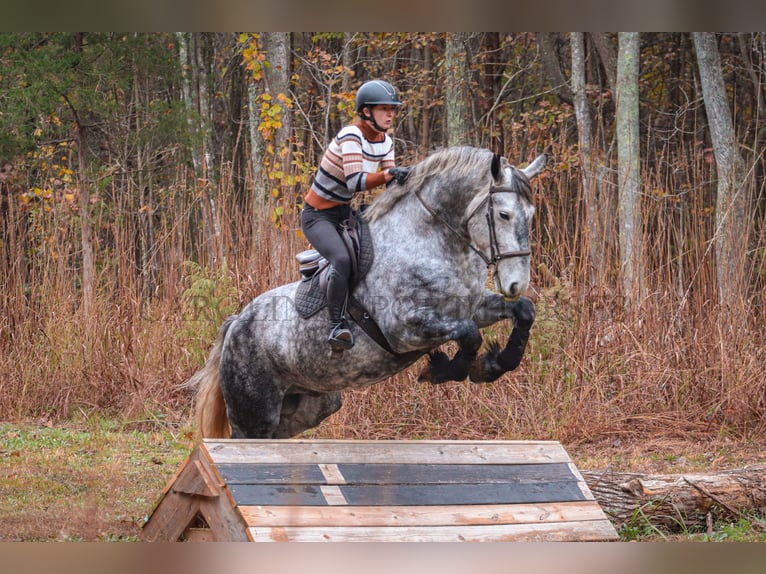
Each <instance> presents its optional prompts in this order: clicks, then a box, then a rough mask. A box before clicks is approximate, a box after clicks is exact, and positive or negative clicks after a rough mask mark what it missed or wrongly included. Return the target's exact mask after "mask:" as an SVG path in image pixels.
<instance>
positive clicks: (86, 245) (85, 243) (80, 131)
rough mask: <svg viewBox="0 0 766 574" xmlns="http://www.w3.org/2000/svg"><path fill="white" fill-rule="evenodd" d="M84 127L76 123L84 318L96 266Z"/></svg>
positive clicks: (90, 300)
mask: <svg viewBox="0 0 766 574" xmlns="http://www.w3.org/2000/svg"><path fill="white" fill-rule="evenodd" d="M86 146H87V143H86V141H85V127H84V126H82V125H81V124H80V121H79V119H78V121H77V166H78V171H79V185H80V234H81V244H82V308H83V312H84V313H85V316H86V317H88V316H90V314H91V313H92V312H93V296H94V293H95V284H96V271H95V270H96V266H95V262H94V258H93V229H92V228H91V226H90V184H89V183H88V169H87V165H88V164H87V162H86V157H85V154H86V150H87V147H86Z"/></svg>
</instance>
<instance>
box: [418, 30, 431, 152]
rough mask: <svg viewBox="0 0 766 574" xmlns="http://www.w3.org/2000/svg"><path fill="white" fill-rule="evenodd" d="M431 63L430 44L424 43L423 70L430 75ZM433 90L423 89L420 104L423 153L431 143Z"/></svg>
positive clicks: (421, 147) (421, 149)
mask: <svg viewBox="0 0 766 574" xmlns="http://www.w3.org/2000/svg"><path fill="white" fill-rule="evenodd" d="M431 65H432V54H431V45H430V44H428V43H426V45H425V46H423V71H424V72H425V73H426V74H427V75H428V77H431ZM432 97H433V92H431V91H430V90H427V89H426V90H423V103H422V105H421V106H420V113H421V122H420V151H421V153H423V154H426V153H428V149H429V146H430V145H431V137H430V136H431V126H430V122H431V105H432V103H433V102H432V100H431V98H432Z"/></svg>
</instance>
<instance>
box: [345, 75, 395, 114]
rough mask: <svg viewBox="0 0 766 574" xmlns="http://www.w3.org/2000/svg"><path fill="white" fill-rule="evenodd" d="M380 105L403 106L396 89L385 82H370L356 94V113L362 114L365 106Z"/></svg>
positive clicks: (363, 85)
mask: <svg viewBox="0 0 766 574" xmlns="http://www.w3.org/2000/svg"><path fill="white" fill-rule="evenodd" d="M380 104H389V105H392V106H401V105H402V102H401V101H400V100H399V96H398V95H397V94H396V89H395V88H394V87H393V86H392V85H391V84H389V83H388V82H385V81H383V80H370V81H369V82H365V83H364V84H362V85H361V87H360V88H359V90H358V91H357V92H356V111H357V113H359V114H361V113H362V108H363V107H365V106H377V105H380Z"/></svg>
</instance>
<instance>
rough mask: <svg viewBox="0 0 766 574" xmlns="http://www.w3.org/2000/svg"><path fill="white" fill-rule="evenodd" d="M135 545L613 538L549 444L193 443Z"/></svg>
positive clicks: (571, 468) (581, 483) (564, 457)
mask: <svg viewBox="0 0 766 574" xmlns="http://www.w3.org/2000/svg"><path fill="white" fill-rule="evenodd" d="M142 538H143V539H144V540H146V541H180V540H219V541H237V540H241V541H255V542H261V541H264V542H269V541H285V542H287V541H341V542H349V541H362V542H384V541H397V542H402V541H404V542H417V541H422V542H437V541H440V542H457V541H554V540H561V541H564V540H566V541H586V540H593V541H595V540H616V539H617V538H618V536H617V533H616V532H615V529H614V527H613V526H612V524H611V523H610V522H609V520H608V519H607V517H606V515H605V514H604V512H603V510H602V509H601V507H600V506H599V505H598V503H597V502H596V501H595V499H594V497H593V495H592V494H591V492H590V490H589V489H588V486H587V484H586V483H585V480H584V479H583V477H582V475H581V474H580V472H579V471H578V470H577V468H576V467H575V465H574V464H573V463H572V461H571V459H570V458H569V456H568V454H567V453H566V451H565V450H564V448H563V447H562V446H561V445H560V444H559V443H558V442H555V441H357V440H348V441H343V440H296V439H290V440H215V441H214V440H204V441H203V442H202V443H201V444H200V445H199V446H198V447H197V448H196V449H195V450H194V451H193V452H192V454H191V455H190V456H189V458H188V459H187V460H186V461H185V462H184V464H183V465H182V466H181V468H180V469H179V471H178V472H177V473H176V475H175V476H174V477H173V479H171V481H170V482H169V484H168V486H167V487H166V488H165V491H164V492H163V494H162V496H161V498H160V499H159V501H158V502H157V504H156V506H155V508H154V511H153V512H152V514H151V516H150V517H149V519H148V520H147V522H146V524H145V525H144V527H143V531H142Z"/></svg>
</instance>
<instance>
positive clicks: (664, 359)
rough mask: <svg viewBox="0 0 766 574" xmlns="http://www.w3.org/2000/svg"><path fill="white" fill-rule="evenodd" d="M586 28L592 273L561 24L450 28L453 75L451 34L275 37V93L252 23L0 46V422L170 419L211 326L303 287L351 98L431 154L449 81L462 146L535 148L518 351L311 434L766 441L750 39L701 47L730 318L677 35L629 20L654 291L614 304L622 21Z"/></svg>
mask: <svg viewBox="0 0 766 574" xmlns="http://www.w3.org/2000/svg"><path fill="white" fill-rule="evenodd" d="M586 36H587V41H586V50H587V54H588V63H587V94H588V102H589V106H590V112H591V114H592V117H593V119H594V124H593V125H594V133H593V147H592V149H593V150H594V151H593V153H594V155H595V156H596V158H597V159H598V162H597V163H598V166H599V169H598V171H597V173H598V185H599V189H598V198H599V201H598V209H599V210H600V213H601V215H600V217H601V221H603V222H604V228H603V231H602V235H601V237H599V238H598V250H599V252H600V253H602V254H603V257H604V261H605V265H604V266H603V267H599V269H598V272H594V266H593V261H592V253H593V252H594V250H593V244H592V241H593V238H592V237H591V234H589V233H588V228H587V223H586V221H587V217H586V212H585V205H584V193H583V188H582V186H583V178H582V168H583V166H582V162H583V161H584V160H583V157H582V156H581V154H580V153H579V150H578V145H577V142H578V138H577V122H576V118H575V114H574V109H573V107H572V100H571V93H570V94H568V93H567V86H566V85H563V84H560V83H557V82H556V80H555V77H556V75H555V73H553V72H552V71H551V66H556V67H557V68H558V73H559V74H561V75H562V77H564V78H566V77H568V76H569V74H570V52H569V45H568V39H567V36H566V35H564V34H560V35H557V34H551V35H545V34H537V35H536V34H531V33H481V34H479V33H476V34H467V35H465V37H461V40H460V41H461V50H462V52H463V53H464V54H465V57H466V59H467V62H468V66H466V70H467V71H466V72H465V74H464V75H463V76H461V77H452V76H450V71H449V70H448V69H446V68H445V53H446V48H447V42H448V41H451V40H450V38H448V37H447V35H446V34H441V33H359V34H320V33H316V34H310V33H293V34H289V35H288V39H289V46H290V52H289V58H288V63H287V65H288V68H289V69H288V70H287V71H288V73H287V75H286V77H287V80H286V84H285V85H284V86H282V88H283V89H278V88H279V86H278V85H277V79H275V78H276V77H275V76H271V75H270V74H272V73H273V72H274V71H276V69H277V68H280V69H281V68H283V67H284V66H283V65H282V64H279V65H278V66H277V65H276V64H275V62H274V60H273V57H272V54H270V53H269V51H268V50H267V49H266V48H265V47H264V46H266V47H268V46H270V45H271V44H269V43H268V41H272V40H274V39H273V38H264V37H263V34H244V35H230V34H196V33H195V34H176V35H173V34H111V33H110V34H95V33H86V34H82V35H77V34H65V33H55V34H53V33H51V34H41V33H34V34H33V33H29V34H8V33H6V34H0V70H2V72H0V93H3V94H6V95H5V96H4V98H5V99H6V101H7V104H8V105H5V103H4V104H3V111H2V113H0V132H2V135H1V136H0V162H2V164H1V165H2V171H1V172H0V373H2V375H0V419H2V420H22V419H35V418H38V417H43V416H44V417H47V418H49V419H57V418H67V417H70V416H72V415H73V414H74V413H76V412H78V411H81V410H82V411H91V410H94V409H98V410H103V411H105V412H107V413H110V414H114V415H118V416H145V414H146V413H152V416H163V417H169V418H171V419H173V420H183V419H185V417H186V416H187V414H188V411H189V408H190V396H189V394H188V391H187V390H184V389H183V388H181V387H180V386H179V385H180V383H182V382H183V381H184V380H185V379H186V378H187V377H188V376H189V375H190V374H191V373H192V372H193V371H195V370H196V369H197V368H198V367H199V366H200V365H201V364H202V362H203V361H204V357H205V355H206V353H207V350H208V348H209V346H210V344H211V343H212V341H213V339H214V336H215V333H216V330H217V327H218V325H219V324H220V322H221V321H222V320H223V318H225V317H226V316H227V315H228V314H230V313H234V312H236V311H237V310H238V309H240V308H241V307H242V306H243V305H245V304H246V303H247V302H248V301H249V300H250V299H251V298H252V297H254V296H255V295H257V294H259V293H260V292H262V291H264V290H266V289H269V288H271V287H274V286H276V285H279V284H282V283H285V282H288V281H293V280H296V279H297V278H298V271H297V267H296V265H295V263H294V255H295V253H297V252H298V251H300V250H303V249H305V248H306V247H307V243H306V241H305V239H304V238H303V237H302V235H301V233H300V231H299V223H298V213H299V210H300V207H301V197H302V195H303V193H304V192H305V188H306V185H307V184H308V182H309V181H310V178H311V175H312V172H313V169H314V166H315V165H316V162H317V159H318V157H319V155H320V154H321V152H322V150H323V147H324V145H325V144H326V142H327V140H328V138H330V137H332V136H333V134H334V133H335V131H336V130H337V129H338V128H339V127H340V126H342V125H343V124H344V123H345V122H348V121H349V120H350V119H352V108H353V94H354V89H355V87H356V86H357V85H358V84H359V82H361V81H364V80H366V79H369V78H375V77H384V78H386V79H387V80H388V81H390V82H391V83H393V84H395V85H396V86H397V87H398V88H399V90H400V92H401V97H402V99H403V100H404V101H405V106H404V108H403V110H402V111H401V113H400V114H399V116H398V117H397V120H396V127H395V130H394V134H393V135H394V138H395V143H396V146H397V156H398V161H399V162H400V163H402V164H405V165H406V164H411V163H414V162H416V161H419V160H420V159H422V158H423V157H425V156H426V155H427V154H428V153H429V152H430V151H432V150H433V149H435V148H438V147H441V146H443V145H445V144H446V142H447V141H448V135H449V134H448V129H450V128H448V126H447V125H446V120H445V105H446V104H445V92H446V90H445V86H446V85H447V84H449V83H454V82H461V83H462V84H464V86H465V87H466V88H467V89H466V90H465V93H466V94H468V101H467V102H465V103H466V106H465V107H464V109H465V110H466V111H465V117H464V118H463V119H464V120H465V122H466V126H468V132H469V137H470V138H471V142H472V144H473V145H477V146H481V147H488V148H491V149H493V150H496V151H498V152H500V153H502V154H504V155H505V156H506V157H508V158H509V159H510V161H511V162H512V163H515V164H522V165H523V164H524V163H525V162H527V161H529V160H530V159H532V158H533V157H534V156H535V155H536V154H537V153H539V152H541V151H543V149H546V148H550V150H551V151H552V157H553V161H552V163H551V165H550V167H549V169H548V171H547V173H546V174H545V175H544V176H543V177H541V178H540V181H539V182H538V183H536V185H535V190H536V204H537V214H536V217H535V223H534V229H533V231H532V237H533V246H532V249H533V257H532V260H533V281H532V285H533V287H532V293H531V297H533V299H534V300H535V301H536V306H537V316H538V319H537V322H536V324H535V327H534V329H533V331H532V338H531V340H530V344H529V347H528V351H527V355H526V357H525V358H524V360H523V362H522V364H521V366H520V367H519V369H518V370H517V371H515V372H514V373H511V374H509V375H506V376H504V377H503V378H502V379H500V380H499V381H497V382H496V383H494V384H491V385H472V384H470V383H468V382H465V383H457V384H451V385H445V386H440V387H431V386H428V385H424V384H420V383H418V382H417V381H416V373H417V372H418V370H419V366H420V365H416V367H415V368H414V369H413V370H412V371H406V372H404V373H402V374H400V375H398V376H396V377H394V378H393V379H392V380H391V381H389V382H386V383H384V384H381V385H377V386H375V387H373V388H370V389H368V390H365V391H359V392H354V393H349V394H348V395H347V396H346V397H345V406H344V408H343V409H341V411H340V412H339V413H338V414H336V415H334V416H333V417H332V418H330V419H329V420H328V421H327V422H326V423H325V424H323V425H322V426H321V427H320V428H319V429H317V430H316V431H315V432H316V434H318V435H320V436H330V437H358V438H403V437H412V438H538V439H543V438H557V439H560V440H566V441H570V442H574V441H587V440H595V439H597V438H603V437H605V436H609V437H611V436H618V435H621V434H630V435H636V436H644V435H649V434H663V435H683V436H696V435H732V436H737V437H742V436H753V435H756V434H759V433H763V432H764V430H766V380H764V377H763V373H764V372H766V347H764V345H763V340H764V337H765V336H766V311H764V309H766V300H765V299H766V271H765V269H766V265H765V263H766V226H765V225H764V207H766V202H765V201H764V194H763V189H764V179H763V173H764V167H766V165H764V161H763V139H764V134H766V129H765V128H766V125H765V124H764V119H765V118H764V115H763V112H764V103H763V102H764V97H765V96H766V86H765V85H764V80H763V78H764V76H765V74H764V72H766V48H764V46H766V43H765V42H764V38H763V34H762V33H757V34H740V35H738V34H722V35H718V43H719V50H720V54H721V59H722V68H723V73H724V77H725V80H726V82H727V88H728V89H729V92H730V93H729V97H730V104H731V110H732V113H733V117H734V120H735V126H736V130H737V137H738V141H739V143H740V144H741V152H742V154H743V156H744V159H745V163H746V164H747V166H748V171H749V173H750V174H751V175H752V177H751V178H750V180H749V181H750V183H749V184H748V187H747V188H746V189H743V190H742V193H744V194H746V195H747V206H748V208H747V209H748V210H747V235H746V236H745V237H743V238H742V242H741V249H742V250H743V253H744V254H745V257H746V262H747V263H746V276H745V279H744V281H743V282H742V284H741V285H737V286H736V289H737V292H738V293H739V294H740V296H741V302H740V305H738V306H737V308H736V309H734V310H733V312H732V310H731V309H722V308H721V307H720V305H719V303H718V301H719V298H718V289H719V285H718V280H717V276H716V267H715V266H716V260H715V250H714V249H713V245H714V242H715V240H716V233H717V228H716V221H717V220H716V213H715V193H716V186H715V181H716V178H717V172H716V160H715V155H714V150H713V147H712V143H711V140H710V135H709V132H708V129H707V119H706V116H705V109H704V105H703V103H702V99H701V94H700V92H699V82H698V77H697V74H698V72H697V68H696V66H695V60H694V52H693V49H692V44H691V40H690V39H689V37H688V35H687V34H680V33H674V34H648V33H645V34H642V35H641V65H640V85H639V89H640V101H641V106H640V121H641V126H640V134H641V145H640V149H641V158H640V166H641V175H640V182H641V184H640V185H641V212H642V221H643V228H642V229H641V230H640V234H639V235H640V239H641V242H642V245H643V247H644V249H643V252H644V253H645V254H646V261H645V262H644V263H645V273H646V275H645V278H644V279H645V284H646V291H645V296H644V297H643V298H642V300H640V301H638V302H637V305H636V306H635V307H634V308H633V309H632V310H630V311H628V310H626V307H625V305H623V294H622V293H621V281H620V274H621V272H622V270H621V267H620V254H619V242H618V240H617V237H618V234H619V221H618V219H617V209H616V203H615V202H616V197H617V189H616V186H617V181H618V179H617V174H616V172H615V162H616V150H615V145H614V138H615V133H614V129H615V126H614V121H615V106H616V105H617V102H616V101H615V98H614V94H613V91H612V87H611V85H610V80H609V74H610V73H611V64H610V60H609V58H608V52H603V51H601V50H600V48H601V47H602V44H601V43H602V42H605V44H604V45H605V46H606V47H607V49H608V48H609V47H610V46H611V48H612V49H614V46H615V42H616V36H614V35H612V34H603V35H601V36H598V37H596V35H586ZM267 40H268V41H267ZM285 126H289V130H288V133H287V135H286V136H282V135H280V134H282V133H283V132H284V130H282V128H284V127H285ZM78 130H81V135H82V136H83V137H82V139H80V140H79V141H80V142H81V144H82V145H81V146H78V138H77V137H76V134H77V133H78ZM280 130H282V131H280ZM283 138H284V139H283ZM83 146H84V148H85V149H83ZM81 159H82V160H83V161H82V162H81V161H80V160H81ZM83 189H87V190H88V196H87V197H88V200H87V205H86V206H85V212H86V213H87V218H86V221H85V223H86V224H87V226H89V227H90V228H91V229H92V232H93V233H92V245H91V247H92V249H93V253H94V259H95V276H94V280H93V281H94V285H92V288H93V292H94V300H93V304H92V308H90V309H86V308H85V307H84V306H83V288H84V286H83V284H82V282H83V274H82V264H83V259H82V256H83V249H84V245H83V233H82V231H83V223H84V222H83V217H82V214H83V206H82V204H81V199H82V195H81V193H82V190H83ZM373 195H374V194H368V195H367V197H365V198H364V199H366V200H370V199H371V198H372V196H373ZM379 255H380V256H384V254H379ZM507 330H508V329H507V325H503V324H501V325H499V326H496V327H495V328H494V329H491V330H489V331H488V332H487V333H485V336H486V338H487V339H493V338H494V339H500V338H503V337H504V336H505V335H506V334H507Z"/></svg>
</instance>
